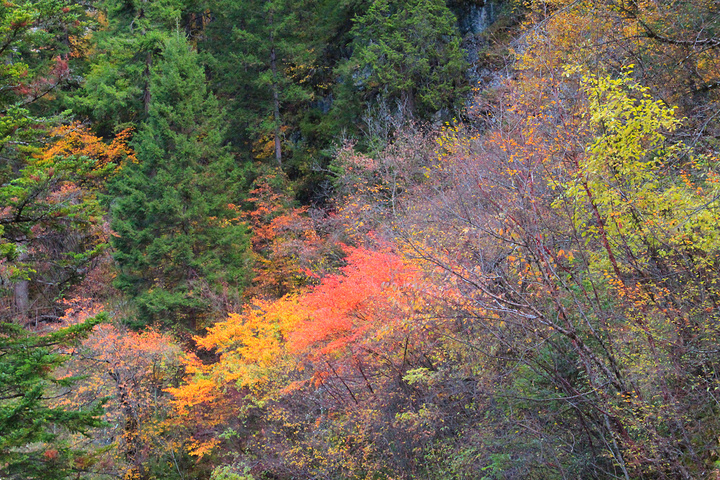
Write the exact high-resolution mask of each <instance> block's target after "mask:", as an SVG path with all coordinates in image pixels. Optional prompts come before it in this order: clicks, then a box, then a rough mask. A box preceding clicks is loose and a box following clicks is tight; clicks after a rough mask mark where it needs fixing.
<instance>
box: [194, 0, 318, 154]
mask: <svg viewBox="0 0 720 480" xmlns="http://www.w3.org/2000/svg"><path fill="white" fill-rule="evenodd" d="M315 3H316V2H315V0H302V1H300V2H298V1H297V0H295V1H292V2H291V1H289V0H244V1H242V2H238V1H236V0H214V1H213V2H212V7H213V11H214V12H215V13H216V14H217V18H216V21H215V22H214V24H212V25H211V26H210V27H209V29H208V33H209V39H208V41H207V46H208V48H209V50H210V52H212V54H213V55H214V57H215V59H216V62H217V63H216V66H217V72H218V79H217V80H218V84H219V85H220V88H219V90H220V93H221V94H223V95H225V96H227V97H228V98H229V99H230V102H231V108H232V109H233V120H234V121H235V122H237V125H236V127H237V128H235V129H234V130H237V131H238V132H240V133H241V135H242V134H243V133H244V135H243V136H242V137H241V140H243V141H246V142H247V141H248V140H249V141H250V142H252V143H253V144H254V145H253V147H254V148H255V155H256V156H257V157H259V158H272V159H274V161H275V162H277V163H278V164H279V165H281V166H282V165H283V163H284V162H285V160H286V159H287V157H288V150H289V148H288V147H289V145H288V144H289V142H288V137H289V133H290V130H291V129H292V128H293V127H292V123H293V122H291V121H290V117H291V116H292V115H293V114H294V115H295V116H297V111H298V110H302V108H303V107H304V106H307V104H308V103H309V101H310V100H311V99H312V92H311V88H310V85H309V84H308V78H309V76H310V72H311V71H312V69H313V67H314V64H313V62H314V61H315V57H316V56H317V53H316V52H315V50H316V49H315V48H314V47H316V45H314V43H316V42H315V36H316V32H315V31H314V26H315V24H316V23H317V19H316V17H315V14H314V11H315V9H316V7H315ZM228 32H232V35H231V36H229V35H228Z"/></svg>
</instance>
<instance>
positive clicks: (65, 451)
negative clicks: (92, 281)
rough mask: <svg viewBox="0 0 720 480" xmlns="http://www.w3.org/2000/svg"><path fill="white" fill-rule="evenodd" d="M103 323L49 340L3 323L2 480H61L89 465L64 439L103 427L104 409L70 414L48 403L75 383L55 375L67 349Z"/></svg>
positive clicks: (0, 373)
mask: <svg viewBox="0 0 720 480" xmlns="http://www.w3.org/2000/svg"><path fill="white" fill-rule="evenodd" d="M103 318H104V317H102V316H98V317H96V318H93V319H90V320H88V321H86V322H84V323H82V324H78V325H73V326H71V327H68V328H65V329H62V330H57V331H55V332H53V333H50V334H48V335H36V334H33V333H29V332H27V331H26V330H25V329H24V328H22V327H20V326H18V325H16V324H12V323H0V432H2V435H0V478H3V479H13V480H16V479H17V480H20V479H22V480H30V479H45V480H60V479H65V478H70V475H73V476H74V474H75V473H77V471H78V468H79V467H80V465H82V464H88V463H90V461H91V458H90V456H88V453H87V452H84V451H81V450H78V449H76V448H73V447H72V446H71V445H70V444H69V443H68V442H63V441H62V439H61V438H59V437H61V433H65V432H81V433H85V432H86V431H87V430H88V429H90V428H93V427H100V426H102V425H103V423H102V421H101V420H100V415H101V414H102V404H101V403H96V404H95V405H94V406H92V407H91V408H85V409H84V410H68V409H65V408H63V407H60V406H54V405H52V403H51V402H50V400H49V399H50V398H55V399H57V398H58V397H59V396H60V395H61V393H62V390H63V389H66V388H68V387H70V386H71V385H72V384H73V383H74V380H76V379H74V378H64V379H59V378H57V377H56V376H55V375H54V374H53V372H54V370H55V368H56V367H58V366H60V365H62V364H63V363H64V362H65V361H66V360H67V358H68V355H67V354H66V353H64V352H63V348H62V347H64V346H68V345H72V344H73V343H76V342H77V341H78V340H79V339H81V338H84V337H86V336H87V335H88V334H89V332H90V331H91V330H92V328H93V326H94V325H96V324H97V323H99V322H100V321H101V320H102V319H103Z"/></svg>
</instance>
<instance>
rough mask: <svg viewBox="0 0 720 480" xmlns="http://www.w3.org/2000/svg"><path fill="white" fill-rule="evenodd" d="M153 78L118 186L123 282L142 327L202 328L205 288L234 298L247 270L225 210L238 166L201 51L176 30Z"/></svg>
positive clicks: (244, 251)
mask: <svg viewBox="0 0 720 480" xmlns="http://www.w3.org/2000/svg"><path fill="white" fill-rule="evenodd" d="M151 82H152V83H151V86H150V87H151V88H150V91H151V94H152V101H151V104H150V108H149V118H148V120H147V122H146V123H145V124H143V126H142V128H141V129H140V131H139V132H138V135H137V137H136V140H135V144H136V152H137V157H138V163H137V164H133V165H132V166H131V167H130V168H129V169H128V171H127V174H126V175H124V176H123V177H122V178H120V179H118V181H117V182H116V183H115V184H114V186H113V188H112V190H113V192H114V193H115V195H117V197H118V198H117V200H116V201H115V203H114V206H113V209H112V213H113V223H112V226H113V229H114V230H115V231H116V232H117V237H116V238H115V239H114V240H113V244H114V246H115V248H116V254H115V258H116V260H117V261H118V263H119V265H120V268H121V274H120V275H119V277H118V281H117V285H118V287H119V288H121V289H122V290H124V291H125V292H126V293H128V294H129V295H131V296H132V297H134V299H135V301H136V304H137V305H138V307H139V309H140V320H141V323H151V322H154V321H158V322H164V323H166V324H168V325H177V324H182V325H183V326H184V327H190V328H191V329H195V328H201V327H202V325H203V324H204V323H205V322H206V321H207V320H208V319H207V315H209V314H211V308H210V304H209V299H208V298H207V295H206V294H207V293H208V292H210V291H216V289H217V290H221V289H222V288H228V289H229V292H228V295H230V296H232V297H234V296H236V295H237V294H238V289H239V288H240V287H241V286H242V285H243V284H244V283H245V278H246V276H247V273H248V272H249V265H248V263H249V262H248V258H249V252H248V247H249V240H248V235H247V232H246V227H245V225H244V224H242V223H240V222H238V221H237V220H236V219H235V217H236V213H235V212H234V211H233V210H231V209H230V208H229V206H228V205H229V204H231V203H234V202H237V197H236V190H235V189H237V188H240V187H241V186H242V184H243V177H242V171H241V169H240V168H239V167H237V166H236V165H235V163H234V161H233V158H232V157H231V156H230V155H229V152H228V148H227V147H224V146H223V145H222V141H223V133H224V128H225V125H224V122H225V120H224V115H223V113H224V112H223V111H222V109H221V108H220V106H219V105H218V101H217V99H216V98H215V96H214V95H212V93H209V92H208V91H207V88H206V86H205V76H204V72H203V69H202V67H201V66H200V64H199V59H198V55H197V54H196V53H195V52H194V51H192V50H191V47H190V45H189V44H188V42H187V40H186V39H185V38H184V37H182V36H181V35H180V34H179V33H177V34H175V35H174V36H172V37H171V38H170V39H168V41H167V42H166V43H165V49H164V50H163V59H162V61H160V62H158V63H157V65H156V66H155V68H154V69H153V71H152V75H151ZM203 292H205V293H203Z"/></svg>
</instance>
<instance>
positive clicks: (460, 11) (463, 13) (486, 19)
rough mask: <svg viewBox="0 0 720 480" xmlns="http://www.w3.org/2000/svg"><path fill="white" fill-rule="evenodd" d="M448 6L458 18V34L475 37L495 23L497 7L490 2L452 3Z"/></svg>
mask: <svg viewBox="0 0 720 480" xmlns="http://www.w3.org/2000/svg"><path fill="white" fill-rule="evenodd" d="M448 5H449V6H450V8H451V9H452V10H453V12H454V13H455V15H456V16H457V18H458V26H459V27H460V33H461V34H462V35H463V36H465V35H468V34H470V35H477V34H478V33H482V32H484V31H485V30H487V28H488V27H489V26H490V25H491V24H492V22H493V21H495V17H496V10H497V5H496V3H495V2H492V1H482V0H480V1H470V2H468V1H465V2H463V1H453V2H449V3H448Z"/></svg>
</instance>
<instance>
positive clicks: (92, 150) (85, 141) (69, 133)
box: [38, 122, 137, 172]
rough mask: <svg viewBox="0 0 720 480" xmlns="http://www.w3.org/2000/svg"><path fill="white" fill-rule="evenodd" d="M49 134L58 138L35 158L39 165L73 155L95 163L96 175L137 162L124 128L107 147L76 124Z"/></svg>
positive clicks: (129, 132)
mask: <svg viewBox="0 0 720 480" xmlns="http://www.w3.org/2000/svg"><path fill="white" fill-rule="evenodd" d="M51 133H52V135H53V136H55V137H58V140H57V141H55V142H54V143H52V144H50V145H49V146H48V147H47V148H46V149H45V150H44V151H43V152H42V153H40V154H39V155H38V160H39V163H40V164H42V163H48V164H51V163H52V162H53V159H54V158H55V157H68V156H72V155H75V156H78V157H88V158H91V159H93V160H95V167H94V168H93V170H94V171H95V172H99V171H105V169H106V168H108V167H110V166H113V167H114V168H113V170H117V169H119V168H121V166H122V164H123V163H124V162H127V161H131V162H137V158H135V153H134V152H133V151H132V150H131V149H130V147H129V146H128V145H127V142H128V141H129V140H130V137H131V136H132V128H126V129H125V130H123V131H122V132H120V133H118V134H117V135H116V136H115V138H114V139H113V140H112V142H110V143H109V144H108V143H105V142H104V141H103V140H102V138H100V137H97V136H95V135H93V133H92V132H91V131H90V129H89V128H88V127H87V126H85V125H81V124H79V123H77V122H76V123H73V124H70V125H61V126H59V127H57V128H55V129H54V130H53V131H52V132H51ZM111 168H112V167H111Z"/></svg>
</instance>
